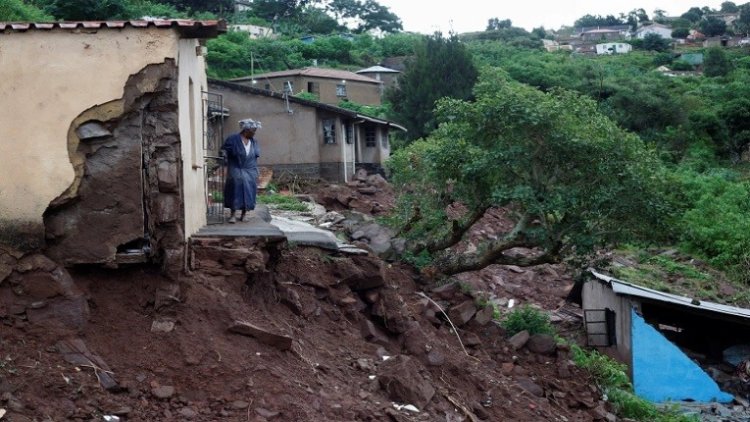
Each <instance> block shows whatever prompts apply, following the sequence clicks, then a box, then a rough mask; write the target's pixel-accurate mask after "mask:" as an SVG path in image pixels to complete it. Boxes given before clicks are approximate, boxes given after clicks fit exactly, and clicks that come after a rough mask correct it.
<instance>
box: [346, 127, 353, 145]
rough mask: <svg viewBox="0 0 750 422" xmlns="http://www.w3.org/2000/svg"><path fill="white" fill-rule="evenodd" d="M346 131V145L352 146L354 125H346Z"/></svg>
mask: <svg viewBox="0 0 750 422" xmlns="http://www.w3.org/2000/svg"><path fill="white" fill-rule="evenodd" d="M344 131H345V134H346V143H347V144H351V143H352V141H353V140H354V125H353V124H352V123H351V122H346V123H344Z"/></svg>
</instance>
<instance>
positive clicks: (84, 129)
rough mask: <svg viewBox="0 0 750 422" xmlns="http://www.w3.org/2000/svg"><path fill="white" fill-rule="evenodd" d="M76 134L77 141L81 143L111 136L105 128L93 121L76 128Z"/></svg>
mask: <svg viewBox="0 0 750 422" xmlns="http://www.w3.org/2000/svg"><path fill="white" fill-rule="evenodd" d="M76 134H77V135H78V139H80V140H81V141H87V140H90V139H97V138H106V137H110V136H112V132H110V131H109V130H107V128H105V127H104V126H103V125H102V124H101V122H97V121H95V120H92V121H90V122H86V123H84V124H82V125H80V126H78V128H76Z"/></svg>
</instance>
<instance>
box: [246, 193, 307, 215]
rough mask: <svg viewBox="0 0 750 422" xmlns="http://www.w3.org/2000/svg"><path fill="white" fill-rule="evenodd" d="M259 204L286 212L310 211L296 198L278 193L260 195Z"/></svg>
mask: <svg viewBox="0 0 750 422" xmlns="http://www.w3.org/2000/svg"><path fill="white" fill-rule="evenodd" d="M258 203H259V204H268V205H271V206H273V208H275V209H279V210H284V211H308V209H309V208H308V207H307V205H306V204H305V203H304V202H302V201H300V200H299V199H297V198H295V197H294V196H289V195H282V194H278V193H274V194H266V195H258Z"/></svg>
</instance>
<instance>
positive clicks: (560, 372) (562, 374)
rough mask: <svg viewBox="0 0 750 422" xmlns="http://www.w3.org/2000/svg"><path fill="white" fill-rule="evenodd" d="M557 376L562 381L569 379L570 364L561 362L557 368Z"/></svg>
mask: <svg viewBox="0 0 750 422" xmlns="http://www.w3.org/2000/svg"><path fill="white" fill-rule="evenodd" d="M557 376H558V377H559V378H562V379H566V378H570V376H571V373H570V364H569V363H568V362H567V361H563V362H562V363H560V366H558V367H557Z"/></svg>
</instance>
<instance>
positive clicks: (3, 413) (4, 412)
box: [0, 408, 7, 419]
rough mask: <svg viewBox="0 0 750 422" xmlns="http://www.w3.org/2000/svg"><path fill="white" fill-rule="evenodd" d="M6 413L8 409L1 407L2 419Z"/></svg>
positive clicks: (0, 417) (0, 415)
mask: <svg viewBox="0 0 750 422" xmlns="http://www.w3.org/2000/svg"><path fill="white" fill-rule="evenodd" d="M6 413H7V411H6V410H5V409H2V408H0V419H2V418H3V416H5V414H6Z"/></svg>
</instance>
